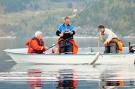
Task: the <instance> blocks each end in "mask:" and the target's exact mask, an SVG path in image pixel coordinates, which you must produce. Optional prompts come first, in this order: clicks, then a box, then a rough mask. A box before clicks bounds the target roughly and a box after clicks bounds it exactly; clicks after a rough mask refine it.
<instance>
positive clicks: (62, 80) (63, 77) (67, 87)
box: [57, 69, 78, 89]
mask: <svg viewBox="0 0 135 89" xmlns="http://www.w3.org/2000/svg"><path fill="white" fill-rule="evenodd" d="M59 74H60V75H59V78H58V85H57V89H76V88H77V86H78V80H76V75H75V71H74V70H72V69H66V70H65V69H62V70H59Z"/></svg>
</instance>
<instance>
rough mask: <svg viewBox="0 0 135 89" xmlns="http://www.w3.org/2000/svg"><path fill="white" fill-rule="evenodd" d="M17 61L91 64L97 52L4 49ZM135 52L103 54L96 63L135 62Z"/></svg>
mask: <svg viewBox="0 0 135 89" xmlns="http://www.w3.org/2000/svg"><path fill="white" fill-rule="evenodd" d="M4 51H5V52H6V53H7V54H8V55H9V56H10V57H11V58H12V59H13V60H14V61H15V62H16V63H43V64H90V63H91V62H93V60H94V58H96V56H97V55H96V53H90V54H77V55H67V54H65V55H57V54H27V48H20V49H6V50H4ZM134 62H135V54H103V56H100V57H99V58H98V60H97V61H96V63H103V64H106V63H110V64H134Z"/></svg>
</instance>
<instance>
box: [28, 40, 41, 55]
mask: <svg viewBox="0 0 135 89" xmlns="http://www.w3.org/2000/svg"><path fill="white" fill-rule="evenodd" d="M26 45H27V46H28V53H30V54H31V53H38V54H42V53H43V52H44V50H43V49H42V47H43V46H44V42H43V41H42V40H38V39H37V38H35V37H34V38H32V39H30V40H28V41H27V42H26Z"/></svg>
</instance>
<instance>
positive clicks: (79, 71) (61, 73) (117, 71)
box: [0, 64, 135, 89]
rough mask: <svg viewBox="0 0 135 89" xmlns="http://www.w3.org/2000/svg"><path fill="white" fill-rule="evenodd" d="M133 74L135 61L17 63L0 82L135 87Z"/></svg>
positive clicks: (30, 87)
mask: <svg viewBox="0 0 135 89" xmlns="http://www.w3.org/2000/svg"><path fill="white" fill-rule="evenodd" d="M134 75H135V66H134V65H120V64H119V65H116V64H113V65H109V64H95V67H92V66H90V65H39V64H35V65H29V64H17V65H15V66H14V67H13V68H12V69H11V71H10V72H2V73H0V83H1V82H2V83H4V82H5V83H12V84H13V83H14V84H15V86H16V85H17V83H19V82H21V84H25V86H26V85H27V88H26V89H83V88H84V89H119V87H121V88H123V87H126V89H133V87H135V82H134V81H135V76H134ZM5 87H7V86H5ZM0 89H1V86H0ZM2 89H6V88H2ZM15 89H20V88H15ZM23 89H24V88H23Z"/></svg>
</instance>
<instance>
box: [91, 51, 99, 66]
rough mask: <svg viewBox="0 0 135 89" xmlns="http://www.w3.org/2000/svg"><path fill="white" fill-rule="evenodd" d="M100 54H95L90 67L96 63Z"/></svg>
mask: <svg viewBox="0 0 135 89" xmlns="http://www.w3.org/2000/svg"><path fill="white" fill-rule="evenodd" d="M99 56H100V53H99V52H97V53H96V55H95V57H94V58H93V61H92V62H91V63H90V65H94V64H95V63H96V61H97V60H98V59H99Z"/></svg>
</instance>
